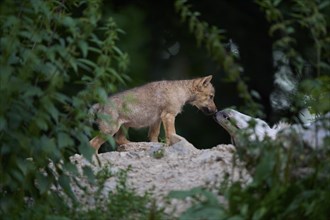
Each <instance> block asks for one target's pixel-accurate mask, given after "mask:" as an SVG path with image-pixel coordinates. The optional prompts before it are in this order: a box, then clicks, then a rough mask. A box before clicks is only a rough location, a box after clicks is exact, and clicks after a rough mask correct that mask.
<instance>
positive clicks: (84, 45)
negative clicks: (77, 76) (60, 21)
mask: <svg viewBox="0 0 330 220" xmlns="http://www.w3.org/2000/svg"><path fill="white" fill-rule="evenodd" d="M78 45H79V48H80V50H81V52H82V54H83V57H84V58H86V57H87V55H88V43H87V42H86V41H82V40H81V41H79V43H78Z"/></svg>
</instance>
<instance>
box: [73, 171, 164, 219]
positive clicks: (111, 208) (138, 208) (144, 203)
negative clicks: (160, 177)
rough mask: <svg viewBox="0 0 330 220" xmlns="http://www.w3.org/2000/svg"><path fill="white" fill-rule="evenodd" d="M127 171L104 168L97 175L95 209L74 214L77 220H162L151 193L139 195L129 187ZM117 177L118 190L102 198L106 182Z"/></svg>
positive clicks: (160, 212) (77, 211)
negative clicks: (115, 171) (112, 170)
mask: <svg viewBox="0 0 330 220" xmlns="http://www.w3.org/2000/svg"><path fill="white" fill-rule="evenodd" d="M129 171H130V167H128V169H126V170H119V171H118V172H117V173H112V172H111V171H110V169H109V167H108V166H106V167H104V168H102V170H100V171H99V172H98V173H97V174H96V179H97V180H98V184H97V186H98V190H97V193H96V194H95V195H91V197H94V198H95V200H96V204H95V208H92V209H88V210H79V207H77V208H78V209H77V210H76V211H75V212H73V214H72V215H73V216H75V219H134V220H135V219H141V220H142V219H162V217H163V214H162V210H161V209H158V208H156V207H155V204H154V201H153V200H152V199H151V197H150V196H151V195H150V194H149V193H144V194H143V195H138V194H137V193H136V192H135V190H133V189H131V188H130V187H129V186H128V185H127V172H129ZM110 177H115V178H116V188H115V190H114V191H110V192H109V194H108V196H107V197H104V196H102V194H101V191H102V190H103V189H104V187H105V186H104V183H105V180H106V179H108V178H110Z"/></svg>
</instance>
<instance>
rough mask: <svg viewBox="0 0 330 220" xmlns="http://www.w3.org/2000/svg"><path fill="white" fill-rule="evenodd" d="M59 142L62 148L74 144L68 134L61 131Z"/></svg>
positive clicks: (58, 135)
mask: <svg viewBox="0 0 330 220" xmlns="http://www.w3.org/2000/svg"><path fill="white" fill-rule="evenodd" d="M57 144H58V147H59V148H60V149H61V148H64V147H72V146H74V141H73V139H72V138H71V137H70V136H69V135H68V134H66V133H64V132H59V133H58V134H57Z"/></svg>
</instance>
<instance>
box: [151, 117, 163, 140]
mask: <svg viewBox="0 0 330 220" xmlns="http://www.w3.org/2000/svg"><path fill="white" fill-rule="evenodd" d="M160 124H161V120H158V121H156V122H155V123H154V124H152V125H151V126H150V127H149V133H148V137H149V140H150V142H158V136H159V132H160Z"/></svg>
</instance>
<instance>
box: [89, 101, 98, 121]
mask: <svg viewBox="0 0 330 220" xmlns="http://www.w3.org/2000/svg"><path fill="white" fill-rule="evenodd" d="M99 109H100V104H94V105H92V107H90V109H89V110H88V119H89V120H88V121H89V123H90V124H91V125H92V124H95V119H96V117H97V112H98V111H99Z"/></svg>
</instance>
